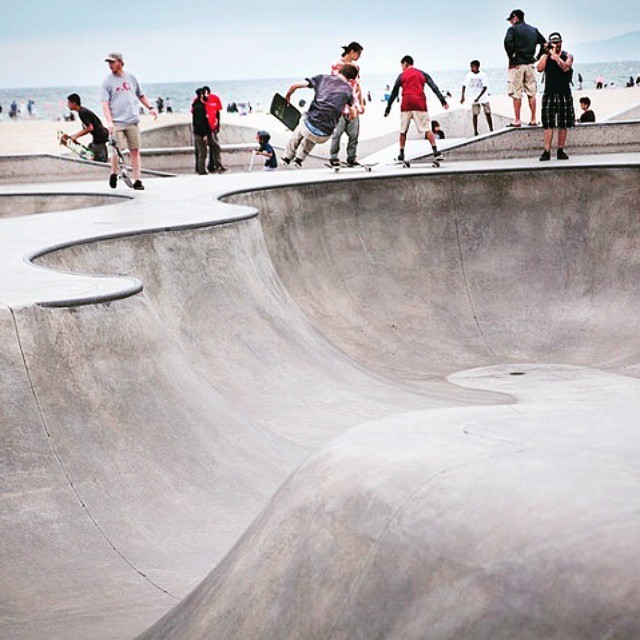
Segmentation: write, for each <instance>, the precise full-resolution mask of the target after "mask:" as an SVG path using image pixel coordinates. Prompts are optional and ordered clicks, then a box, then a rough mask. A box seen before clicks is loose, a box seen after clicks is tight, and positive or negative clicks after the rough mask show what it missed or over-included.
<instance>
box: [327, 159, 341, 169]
mask: <svg viewBox="0 0 640 640" xmlns="http://www.w3.org/2000/svg"><path fill="white" fill-rule="evenodd" d="M329 165H330V166H332V167H339V166H340V160H334V159H333V158H331V160H329Z"/></svg>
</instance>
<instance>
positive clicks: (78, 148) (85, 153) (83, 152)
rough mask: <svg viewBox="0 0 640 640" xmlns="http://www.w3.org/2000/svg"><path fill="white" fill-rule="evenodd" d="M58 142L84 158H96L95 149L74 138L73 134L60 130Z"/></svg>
mask: <svg viewBox="0 0 640 640" xmlns="http://www.w3.org/2000/svg"><path fill="white" fill-rule="evenodd" d="M58 142H59V143H60V144H61V145H62V146H63V147H67V149H69V151H71V152H72V153H75V154H76V155H77V156H80V157H81V158H82V159H83V160H93V159H94V155H93V151H91V149H89V147H85V146H84V145H83V144H80V143H79V142H77V141H76V140H72V139H71V136H70V135H69V134H68V133H65V132H64V131H58Z"/></svg>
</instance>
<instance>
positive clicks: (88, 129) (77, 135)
mask: <svg viewBox="0 0 640 640" xmlns="http://www.w3.org/2000/svg"><path fill="white" fill-rule="evenodd" d="M92 131H93V125H92V124H91V123H89V124H88V125H87V126H86V127H85V128H84V129H82V131H78V133H74V134H73V135H72V136H69V137H70V138H71V139H72V140H73V141H74V142H75V141H76V140H77V139H78V138H82V136H86V135H87V133H91V132H92Z"/></svg>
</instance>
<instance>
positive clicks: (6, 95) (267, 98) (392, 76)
mask: <svg viewBox="0 0 640 640" xmlns="http://www.w3.org/2000/svg"><path fill="white" fill-rule="evenodd" d="M482 70H483V71H486V72H487V75H488V76H489V82H490V94H493V95H504V94H505V93H506V89H507V70H506V68H488V69H484V68H483V69H482ZM425 71H427V72H428V73H429V74H430V75H431V76H432V78H433V80H434V81H435V83H436V84H437V85H438V87H439V88H440V90H441V91H442V92H443V93H446V92H449V93H451V95H452V100H453V101H458V100H459V98H460V90H461V87H462V83H463V81H464V77H465V75H466V73H467V71H468V69H456V70H447V71H435V70H434V71H431V70H430V69H429V68H425ZM578 74H580V75H581V76H582V78H583V84H582V89H581V91H582V92H583V93H584V92H589V91H593V90H595V79H596V78H597V77H598V76H602V77H603V78H604V79H605V83H606V84H607V85H608V86H614V87H624V86H625V85H626V82H627V81H628V80H629V78H630V77H632V78H634V79H636V78H637V77H638V76H640V60H630V61H623V62H602V63H588V64H578V63H576V65H575V67H574V91H577V90H578ZM397 76H398V72H397V71H395V72H394V71H391V72H389V73H376V74H366V68H365V69H363V75H362V88H363V91H364V93H365V95H367V94H370V95H371V100H372V101H373V102H376V101H381V100H384V95H385V93H386V87H387V85H389V86H393V84H394V82H395V80H396V78H397ZM301 79H302V78H300V77H281V78H257V79H252V80H221V81H215V80H211V79H207V78H205V79H202V80H199V81H189V82H161V83H157V82H156V83H153V82H149V83H147V82H145V81H144V78H142V77H138V80H139V82H140V84H141V85H142V87H143V89H144V91H145V94H146V96H147V97H148V98H149V100H150V101H151V102H155V100H156V98H157V97H161V98H163V99H164V100H166V98H170V99H171V102H172V105H173V111H174V112H186V111H188V110H189V109H190V105H191V102H192V100H193V97H194V91H195V89H196V88H197V87H200V86H202V85H205V84H206V85H209V86H210V87H211V89H212V91H213V93H216V94H217V95H218V96H220V98H221V100H222V103H223V105H224V106H225V107H226V106H227V105H228V104H230V103H237V104H251V107H252V109H253V110H255V111H265V110H267V109H268V108H269V104H270V103H271V98H272V96H273V94H274V93H276V92H278V93H282V94H284V93H285V92H286V90H287V89H288V88H289V86H290V85H291V84H292V83H293V82H298V81H300V80H301ZM101 81H102V78H101ZM70 93H78V94H79V95H80V96H81V98H82V103H83V105H84V106H86V107H88V108H89V109H91V110H92V111H95V112H96V113H97V114H98V115H101V114H102V108H101V101H100V85H99V84H96V85H90V86H74V85H63V86H54V87H24V88H0V105H2V113H1V114H0V118H1V119H2V120H8V111H9V105H10V103H11V102H12V101H13V100H15V101H16V102H17V103H18V105H19V108H20V116H19V117H20V118H21V119H26V118H28V113H27V108H26V104H27V101H28V100H32V101H34V103H35V113H36V116H35V117H37V118H40V119H47V120H59V119H61V118H62V117H63V115H64V114H65V113H67V111H68V109H67V101H66V97H67V96H68V95H69V94H70ZM429 93H430V92H429V91H428V94H429ZM300 99H303V100H306V101H307V102H308V101H309V100H310V99H311V92H310V91H309V93H308V94H306V93H305V92H304V91H300V92H299V93H298V94H296V100H298V101H299V100H300Z"/></svg>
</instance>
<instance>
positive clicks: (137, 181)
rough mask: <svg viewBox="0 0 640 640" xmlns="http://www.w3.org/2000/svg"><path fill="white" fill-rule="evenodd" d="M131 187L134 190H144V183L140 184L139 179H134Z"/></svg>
mask: <svg viewBox="0 0 640 640" xmlns="http://www.w3.org/2000/svg"><path fill="white" fill-rule="evenodd" d="M133 188H134V189H135V190H136V191H144V185H143V184H142V182H140V180H136V181H135V182H134V183H133Z"/></svg>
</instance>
